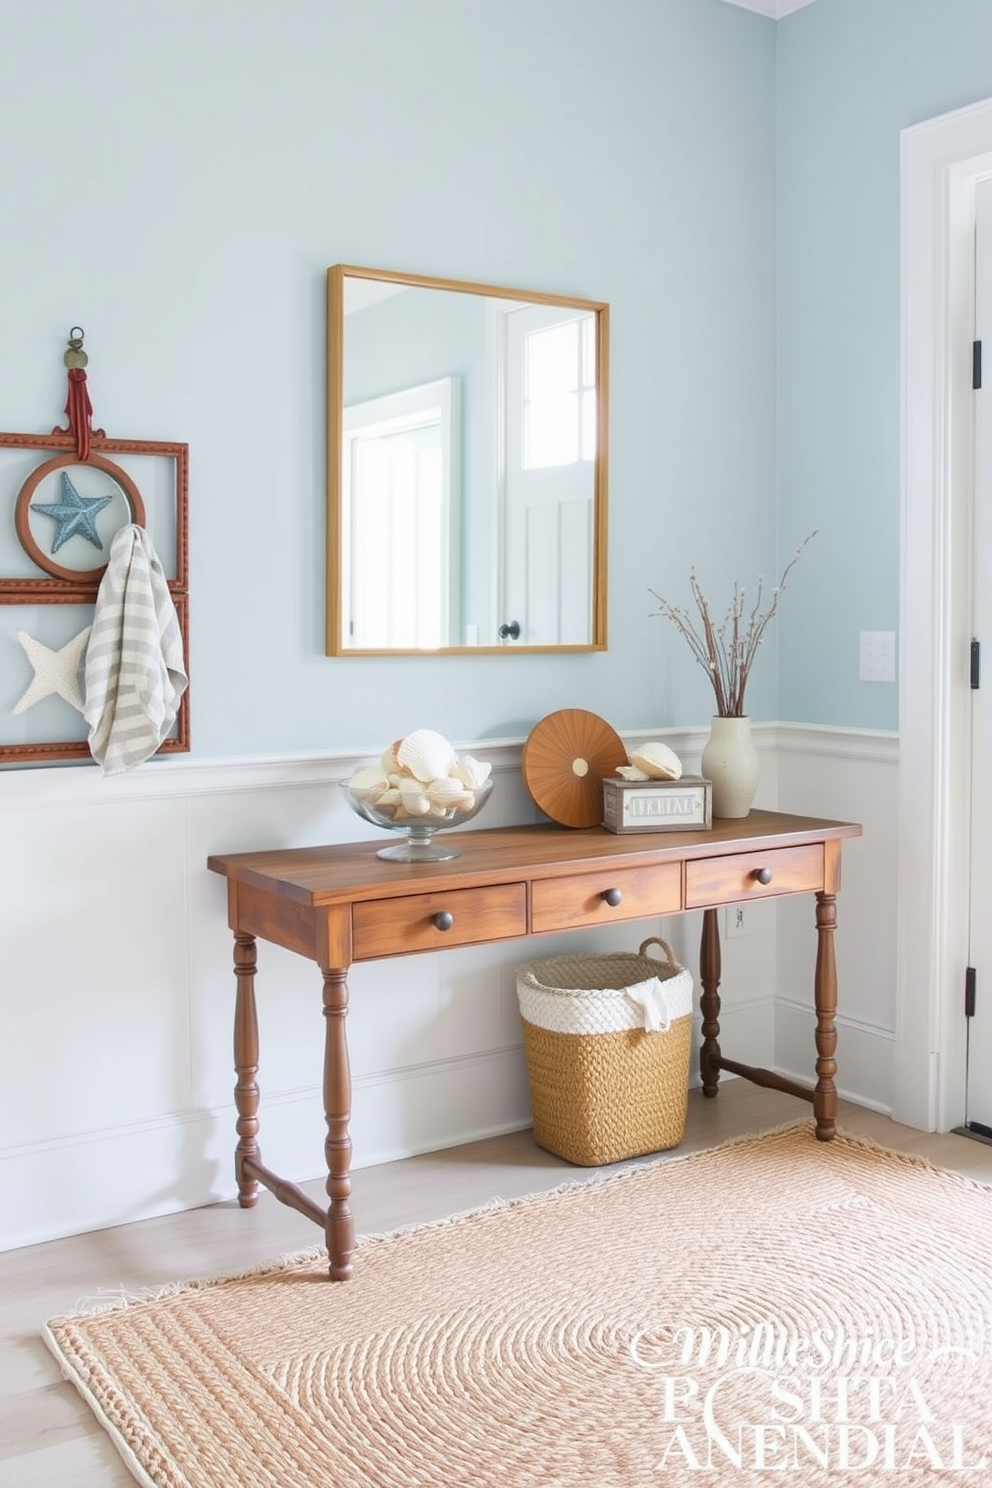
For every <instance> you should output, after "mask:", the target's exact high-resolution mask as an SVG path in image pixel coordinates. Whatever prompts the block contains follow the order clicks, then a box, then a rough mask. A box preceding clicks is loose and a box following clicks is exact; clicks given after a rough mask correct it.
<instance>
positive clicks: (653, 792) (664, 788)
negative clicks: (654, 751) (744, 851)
mask: <svg viewBox="0 0 992 1488" xmlns="http://www.w3.org/2000/svg"><path fill="white" fill-rule="evenodd" d="M712 825H713V787H712V785H711V783H710V782H709V781H708V780H704V779H703V778H702V776H699V775H683V777H682V779H681V780H604V781H603V826H604V827H606V828H607V830H608V831H610V832H679V831H682V832H684V831H686V830H691V829H693V828H706V827H711V826H712Z"/></svg>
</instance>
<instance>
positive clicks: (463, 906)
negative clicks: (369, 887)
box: [351, 883, 527, 961]
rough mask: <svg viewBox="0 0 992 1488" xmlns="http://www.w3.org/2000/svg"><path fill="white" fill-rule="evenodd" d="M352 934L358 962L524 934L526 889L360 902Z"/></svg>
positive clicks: (497, 888) (499, 886)
mask: <svg viewBox="0 0 992 1488" xmlns="http://www.w3.org/2000/svg"><path fill="white" fill-rule="evenodd" d="M449 919H450V923H448V928H447V929H443V928H442V926H443V925H444V924H445V923H447V922H448V920H449ZM351 931H352V940H353V955H354V959H355V960H356V961H369V960H372V959H373V958H374V957H376V956H402V955H405V954H406V953H407V952H408V951H442V950H444V949H445V948H446V947H448V946H456V945H478V944H480V943H481V942H482V941H484V940H505V939H508V938H510V937H512V936H517V935H526V933H527V885H526V884H523V883H513V884H494V885H493V886H492V887H490V888H485V889H454V890H452V892H450V893H446V894H445V893H441V894H411V895H410V896H409V897H408V898H402V899H373V900H368V901H364V902H359V903H358V904H356V905H355V906H354V908H353V909H352V914H351Z"/></svg>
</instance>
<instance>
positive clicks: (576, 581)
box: [501, 305, 598, 646]
mask: <svg viewBox="0 0 992 1488" xmlns="http://www.w3.org/2000/svg"><path fill="white" fill-rule="evenodd" d="M504 385H505V389H506V394H505V410H504V422H505V428H506V468H505V471H504V489H503V530H504V534H505V541H504V552H505V566H504V569H503V574H502V584H501V590H502V596H503V611H504V615H505V618H506V621H508V622H512V621H516V622H517V624H518V626H519V632H520V640H521V643H522V644H530V645H540V646H548V645H551V646H555V645H588V644H589V642H590V640H591V638H592V633H591V626H592V614H591V612H590V607H589V595H590V593H591V592H592V584H593V546H594V544H593V538H594V531H595V497H596V482H595V473H594V461H595V458H596V426H597V417H598V413H597V407H596V318H595V315H593V314H591V313H588V312H578V313H577V312H576V310H575V309H574V308H563V307H561V306H556V305H525V306H521V307H517V308H514V309H511V310H509V311H508V313H507V314H506V317H505V381H504Z"/></svg>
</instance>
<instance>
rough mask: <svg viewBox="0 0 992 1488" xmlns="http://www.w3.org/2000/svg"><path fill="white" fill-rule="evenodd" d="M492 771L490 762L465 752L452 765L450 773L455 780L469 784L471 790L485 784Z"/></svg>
mask: <svg viewBox="0 0 992 1488" xmlns="http://www.w3.org/2000/svg"><path fill="white" fill-rule="evenodd" d="M492 771H493V767H492V765H491V764H489V763H488V762H486V761H483V760H477V759H476V758H475V757H474V755H471V754H463V755H462V756H461V758H460V759H456V760H455V763H454V764H453V765H452V766H451V770H450V774H451V775H452V776H453V777H454V778H455V780H460V781H461V782H462V784H463V785H466V786H468V788H469V790H478V789H479V786H480V785H485V783H486V781H487V780H488V779H489V777H490V775H491V774H492Z"/></svg>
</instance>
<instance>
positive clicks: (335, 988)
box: [324, 970, 355, 1281]
mask: <svg viewBox="0 0 992 1488" xmlns="http://www.w3.org/2000/svg"><path fill="white" fill-rule="evenodd" d="M347 1016H348V981H347V974H346V973H345V972H344V971H341V970H333V971H325V972H324V1017H325V1018H326V1020H327V1023H326V1027H325V1040H324V1115H325V1117H326V1120H327V1137H326V1139H325V1141H324V1155H325V1157H326V1159H327V1197H328V1199H329V1201H330V1202H329V1204H328V1209H327V1253H328V1256H329V1258H330V1266H329V1271H330V1277H331V1280H332V1281H347V1280H348V1279H349V1277H350V1276H351V1273H352V1270H353V1266H352V1256H353V1255H354V1251H355V1225H354V1221H353V1220H352V1217H351V1205H350V1204H349V1202H348V1201H349V1199H350V1197H351V1178H350V1177H349V1173H350V1170H351V1137H350V1136H349V1135H348V1123H349V1122H350V1120H351V1068H350V1066H349V1062H348V1041H347V1037H346V1035H345V1018H346V1017H347Z"/></svg>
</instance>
